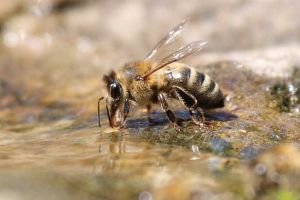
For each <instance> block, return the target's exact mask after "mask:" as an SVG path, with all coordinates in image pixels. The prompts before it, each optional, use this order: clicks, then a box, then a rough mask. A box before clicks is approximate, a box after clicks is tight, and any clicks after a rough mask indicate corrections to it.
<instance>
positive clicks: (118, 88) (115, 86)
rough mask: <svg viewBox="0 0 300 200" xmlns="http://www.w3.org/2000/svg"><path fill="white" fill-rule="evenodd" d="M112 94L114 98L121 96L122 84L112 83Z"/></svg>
mask: <svg viewBox="0 0 300 200" xmlns="http://www.w3.org/2000/svg"><path fill="white" fill-rule="evenodd" d="M110 96H111V97H112V98H114V99H116V98H118V97H120V96H121V86H120V85H119V84H117V83H112V84H110Z"/></svg>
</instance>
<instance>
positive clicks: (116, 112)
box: [103, 71, 124, 126]
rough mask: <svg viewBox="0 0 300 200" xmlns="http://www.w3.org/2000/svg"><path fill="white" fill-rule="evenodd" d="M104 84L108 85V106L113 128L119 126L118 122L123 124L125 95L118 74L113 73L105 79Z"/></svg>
mask: <svg viewBox="0 0 300 200" xmlns="http://www.w3.org/2000/svg"><path fill="white" fill-rule="evenodd" d="M103 80H104V82H105V83H106V88H107V91H108V95H109V98H108V101H107V106H108V110H109V114H108V115H109V116H108V117H109V119H110V123H111V126H117V125H116V122H117V123H118V122H121V123H123V116H122V113H123V112H120V108H121V107H122V105H123V104H124V94H123V88H122V85H121V84H120V83H119V81H118V80H117V79H116V73H115V72H114V71H112V72H111V73H110V74H109V75H108V76H107V75H105V76H104V77H103Z"/></svg>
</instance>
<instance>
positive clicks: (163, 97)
mask: <svg viewBox="0 0 300 200" xmlns="http://www.w3.org/2000/svg"><path fill="white" fill-rule="evenodd" d="M158 101H159V102H160V105H161V108H162V109H163V110H164V111H165V113H166V115H167V117H168V120H169V121H170V122H171V123H172V125H173V126H174V127H175V128H177V129H180V125H179V124H178V123H177V120H176V117H175V115H174V113H173V112H172V111H171V110H169V104H168V102H167V98H166V94H164V93H159V94H158Z"/></svg>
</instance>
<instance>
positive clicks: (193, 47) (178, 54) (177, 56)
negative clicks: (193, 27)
mask: <svg viewBox="0 0 300 200" xmlns="http://www.w3.org/2000/svg"><path fill="white" fill-rule="evenodd" d="M206 44H207V42H204V41H195V42H192V43H190V44H188V45H186V46H183V47H181V48H179V49H178V50H177V51H175V52H173V53H172V54H170V55H169V56H167V57H165V58H164V59H162V60H161V62H160V63H159V64H158V65H157V66H156V67H155V68H153V69H152V70H150V71H149V72H147V73H146V74H145V75H144V76H143V78H146V77H147V76H149V75H151V74H153V73H154V72H156V71H157V70H160V69H161V68H163V67H165V66H166V65H168V64H170V63H173V62H176V61H178V60H181V59H183V58H185V57H187V56H189V55H191V54H193V53H196V52H198V51H200V50H201V49H203V48H204V47H205V46H206Z"/></svg>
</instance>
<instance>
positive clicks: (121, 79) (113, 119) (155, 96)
mask: <svg viewBox="0 0 300 200" xmlns="http://www.w3.org/2000/svg"><path fill="white" fill-rule="evenodd" d="M185 26H186V21H183V22H181V23H180V24H179V25H177V26H176V27H175V28H173V29H172V30H171V31H170V32H169V33H168V34H167V35H166V36H165V37H164V38H163V39H162V40H161V41H159V43H158V44H157V45H156V46H155V47H154V48H153V49H152V51H151V52H150V53H149V54H148V56H147V57H146V58H145V59H144V60H140V61H135V62H130V63H127V64H125V65H124V66H123V67H122V68H121V69H120V70H119V71H117V72H114V71H112V72H111V73H110V74H109V75H108V76H104V78H103V80H104V81H105V83H106V86H107V90H108V94H109V97H107V98H106V111H107V115H108V118H109V123H110V126H111V127H115V126H120V127H122V126H123V125H124V121H125V119H126V117H127V115H128V113H129V110H130V102H134V103H135V104H137V105H139V106H145V107H146V108H147V110H148V119H149V121H151V118H150V109H151V104H156V103H159V104H160V105H161V108H162V109H163V110H164V111H165V113H166V115H167V117H168V120H169V121H170V122H171V123H172V124H173V126H174V127H178V122H177V120H176V118H175V116H174V114H173V112H172V111H171V110H170V109H169V105H168V101H167V99H168V98H173V99H177V100H179V101H180V102H181V103H182V104H183V105H184V106H185V107H186V108H187V109H188V110H189V113H190V115H191V118H192V120H193V121H194V122H195V123H196V124H198V125H202V123H203V122H204V115H203V111H202V108H205V109H208V108H219V107H223V106H224V96H223V94H222V92H221V90H220V89H219V86H218V84H217V83H215V82H214V81H213V80H211V79H210V77H209V76H208V75H206V74H203V73H201V72H198V71H197V70H195V69H194V68H191V67H189V66H188V65H186V64H182V63H177V62H176V61H178V60H181V59H183V58H185V57H187V56H189V55H191V54H193V53H195V52H197V51H199V50H201V49H202V48H204V47H205V45H206V42H201V41H195V42H192V43H190V44H188V45H186V46H183V47H181V48H179V49H178V50H177V51H175V52H173V53H172V54H170V55H169V56H167V57H165V58H163V59H162V60H160V61H159V62H155V61H152V60H151V59H152V58H153V57H154V55H155V54H156V53H157V52H158V50H159V49H160V48H161V47H163V46H164V45H167V44H169V43H171V42H172V41H174V39H175V38H176V37H177V36H178V35H179V34H180V33H181V32H182V30H183V28H184V27H185ZM102 99H103V97H102V98H100V99H99V101H98V116H99V126H100V114H99V112H100V111H99V110H100V108H99V103H100V101H101V100H102Z"/></svg>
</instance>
